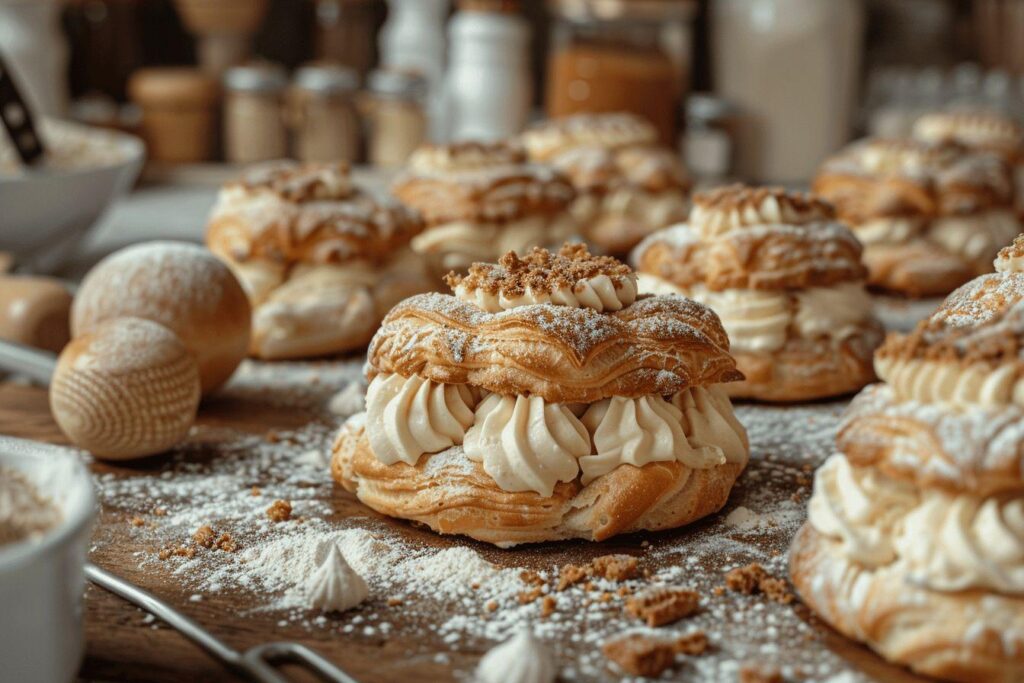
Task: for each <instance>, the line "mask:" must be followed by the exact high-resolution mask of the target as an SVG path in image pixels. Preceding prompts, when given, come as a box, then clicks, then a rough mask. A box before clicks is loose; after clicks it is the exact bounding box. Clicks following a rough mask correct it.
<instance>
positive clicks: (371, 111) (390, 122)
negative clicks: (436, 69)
mask: <svg viewBox="0 0 1024 683" xmlns="http://www.w3.org/2000/svg"><path fill="white" fill-rule="evenodd" d="M426 98H427V79H426V78H425V77H423V76H422V75H420V74H418V73H414V72H411V71H402V70H397V69H378V70H376V71H373V72H371V73H370V77H369V79H368V80H367V93H366V95H365V96H364V97H363V98H362V99H361V101H360V104H361V107H360V108H361V109H362V112H363V114H364V116H365V118H366V122H367V124H368V126H367V128H368V134H369V138H368V146H367V156H368V157H369V161H370V163H371V164H373V165H375V166H382V167H386V168H393V167H397V166H401V165H402V164H404V163H405V160H406V159H407V158H408V157H409V155H410V154H412V151H413V150H414V149H416V148H417V147H419V146H420V144H422V143H423V141H424V140H425V139H426V133H427V117H426V112H425V103H426Z"/></svg>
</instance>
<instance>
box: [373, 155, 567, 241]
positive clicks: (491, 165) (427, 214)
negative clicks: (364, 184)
mask: <svg viewBox="0 0 1024 683" xmlns="http://www.w3.org/2000/svg"><path fill="white" fill-rule="evenodd" d="M392 193H393V194H394V195H395V196H396V197H397V198H398V199H399V200H400V201H401V202H402V203H404V204H406V205H407V206H410V207H412V208H414V209H416V210H417V211H419V212H420V214H422V216H423V218H424V219H425V220H426V222H427V224H428V225H436V224H439V223H447V222H451V221H463V220H464V221H493V222H504V221H510V220H515V219H518V218H524V217H528V216H532V215H547V214H552V213H558V212H561V211H564V210H565V209H566V208H567V207H568V205H569V203H570V202H571V201H572V200H573V199H574V198H575V196H576V194H575V191H574V190H573V188H572V184H571V183H570V182H569V179H568V178H566V177H565V176H564V175H562V174H561V173H560V172H558V171H557V170H555V169H554V168H552V167H550V166H546V165H540V164H531V163H528V162H527V161H526V155H525V153H524V152H523V150H522V148H521V147H519V146H518V145H516V144H515V143H511V142H495V143H482V142H460V143H455V144H450V145H427V146H424V147H421V148H419V149H417V150H416V151H415V152H413V154H412V156H411V157H410V159H409V163H408V166H407V167H406V170H405V171H404V172H403V173H402V174H401V175H400V176H399V177H398V178H397V179H396V180H395V183H394V185H393V186H392Z"/></svg>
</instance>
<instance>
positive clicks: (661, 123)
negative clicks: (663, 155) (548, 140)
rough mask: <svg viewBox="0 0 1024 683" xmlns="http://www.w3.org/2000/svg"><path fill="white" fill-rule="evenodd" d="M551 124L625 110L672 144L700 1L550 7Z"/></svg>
mask: <svg viewBox="0 0 1024 683" xmlns="http://www.w3.org/2000/svg"><path fill="white" fill-rule="evenodd" d="M547 7H548V11H549V13H550V14H551V15H552V18H553V19H554V22H555V23H554V27H553V31H552V42H551V47H550V48H549V53H548V66H547V93H546V96H545V105H546V109H547V113H548V115H549V116H551V117H559V116H567V115H570V114H576V113H579V112H612V111H628V112H633V113H635V114H638V115H640V116H644V117H646V118H647V119H649V120H650V121H651V122H652V123H653V124H654V125H655V126H656V127H657V128H658V132H659V135H660V137H661V140H662V142H663V143H665V144H671V143H672V142H673V141H674V139H675V131H676V127H677V113H678V111H679V110H680V104H681V102H682V98H683V94H684V93H685V92H686V90H687V88H688V82H689V78H690V62H691V42H692V40H691V22H692V20H693V17H694V15H695V13H696V11H697V2H696V1H695V0H677V1H669V0H610V1H609V0H548V2H547Z"/></svg>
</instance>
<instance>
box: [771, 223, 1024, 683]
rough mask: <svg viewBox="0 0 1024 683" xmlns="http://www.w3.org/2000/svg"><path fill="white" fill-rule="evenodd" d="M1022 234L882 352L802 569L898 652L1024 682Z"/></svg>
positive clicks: (815, 515) (847, 430)
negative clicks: (991, 267) (987, 269)
mask: <svg viewBox="0 0 1024 683" xmlns="http://www.w3.org/2000/svg"><path fill="white" fill-rule="evenodd" d="M1022 265H1024V238H1022V239H1019V240H1018V241H1017V242H1016V243H1015V244H1014V246H1013V247H1011V248H1007V249H1006V250H1004V251H1003V252H1002V253H1001V254H1000V257H999V260H998V261H997V263H996V267H997V269H998V270H999V271H1000V272H997V273H995V274H989V275H984V276H981V277H979V278H977V279H975V280H973V281H972V282H970V283H968V284H967V285H965V286H963V287H961V288H960V289H959V290H957V291H956V292H954V293H953V294H952V295H951V296H950V297H949V298H948V299H947V300H946V301H945V303H944V304H943V305H942V307H941V308H940V309H939V310H938V312H936V313H935V314H934V315H933V316H932V317H931V318H930V319H928V320H925V321H922V322H921V323H920V324H919V326H918V327H917V329H916V330H915V331H914V332H913V333H912V334H909V335H892V336H890V337H889V338H888V339H887V340H886V343H885V345H884V346H883V347H882V348H881V349H880V350H879V352H878V354H877V356H876V361H875V362H876V367H877V369H878V374H879V376H880V377H881V378H882V379H883V380H884V382H885V383H884V384H877V385H874V386H871V387H868V388H867V389H865V390H864V391H863V392H861V394H860V395H859V396H857V398H856V399H855V400H854V401H853V403H852V404H851V406H850V408H849V409H848V412H847V414H846V416H845V419H844V422H843V424H842V425H841V427H840V430H839V435H838V438H837V446H838V450H839V453H837V454H836V455H833V456H832V457H831V458H830V459H829V460H828V461H826V463H825V464H824V465H823V466H822V467H821V468H820V469H819V470H818V472H817V475H816V477H815V483H814V495H813V496H812V498H811V501H810V509H809V521H808V522H807V523H806V524H805V525H804V527H803V529H801V531H800V532H799V534H798V535H797V538H796V540H795V541H794V544H793V548H792V552H791V558H790V561H791V570H792V577H793V582H794V583H795V584H796V586H797V588H798V589H799V591H800V594H801V596H802V597H803V599H804V601H805V602H807V604H808V605H810V606H811V607H812V608H813V609H814V610H815V611H817V612H818V613H819V614H820V615H821V616H822V617H824V618H825V619H826V620H827V621H828V622H829V623H830V624H832V625H833V626H834V627H835V628H836V629H838V630H839V631H841V632H842V633H844V634H845V635H847V636H849V637H851V638H854V639H856V640H860V641H863V642H864V643H866V644H867V645H869V646H870V647H872V648H873V649H875V650H877V651H878V652H879V653H881V654H882V655H883V656H884V657H886V658H887V659H890V660H892V661H894V662H898V663H900V664H905V665H907V666H910V667H911V668H913V669H915V670H917V671H919V672H920V673H923V674H927V675H930V676H936V677H939V678H944V679H949V680H957V681H1020V680H1024V381H1022V370H1024V364H1022V361H1024V356H1022V349H1024V273H1021V272H1020V271H1021V270H1022Z"/></svg>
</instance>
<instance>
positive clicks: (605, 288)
mask: <svg viewBox="0 0 1024 683" xmlns="http://www.w3.org/2000/svg"><path fill="white" fill-rule="evenodd" d="M636 295H637V280H636V276H635V275H628V276H619V275H617V276H615V277H614V278H611V277H608V276H607V275H598V276H597V277H592V278H589V279H586V280H580V281H579V282H577V283H576V284H575V285H573V286H572V287H559V288H558V289H554V290H552V291H550V292H544V291H537V290H535V289H533V288H532V287H527V288H526V289H525V291H524V292H523V293H522V294H521V295H519V296H515V297H512V296H507V295H506V294H505V293H504V292H501V291H498V292H488V291H485V290H483V289H478V288H474V289H469V288H467V287H466V285H465V284H460V285H459V286H458V287H456V288H455V297H456V298H457V299H461V300H462V301H465V302H467V303H470V304H473V305H474V306H476V307H477V308H479V309H481V310H484V311H487V312H488V313H497V312H498V311H505V310H508V309H510V308H518V307H520V306H531V305H534V304H555V305H557V306H569V307H570V308H592V309H594V310H595V311H598V312H599V313H603V312H604V311H618V310H621V309H623V308H625V307H626V306H629V305H630V304H631V303H633V302H634V301H636Z"/></svg>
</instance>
